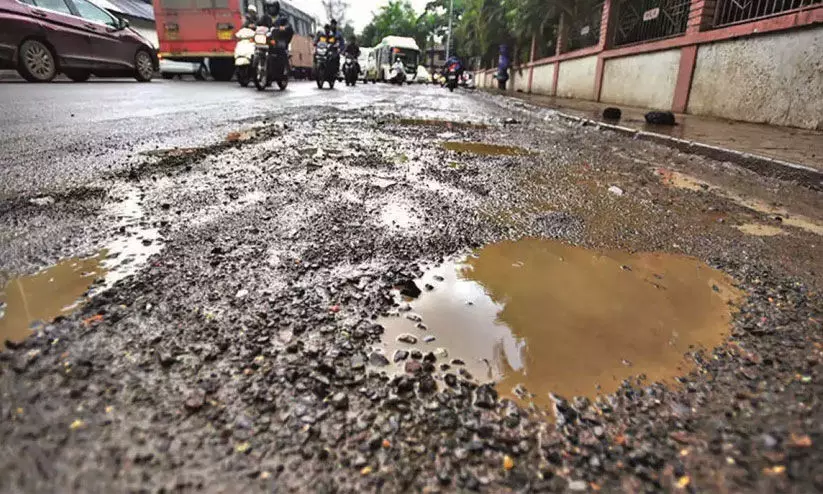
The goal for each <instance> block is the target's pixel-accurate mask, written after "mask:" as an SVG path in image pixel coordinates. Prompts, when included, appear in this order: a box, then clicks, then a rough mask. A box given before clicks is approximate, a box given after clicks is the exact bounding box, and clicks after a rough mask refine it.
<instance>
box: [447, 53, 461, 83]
mask: <svg viewBox="0 0 823 494" xmlns="http://www.w3.org/2000/svg"><path fill="white" fill-rule="evenodd" d="M453 65H456V66H457V68H456V74H457V80H458V81H460V80H461V79H462V77H463V70H464V69H463V62H461V61H460V57H458V56H457V55H452V56H450V57H449V59H448V60H446V65H444V66H443V77H444V78H445V77H447V76H448V75H449V70H450V69H451V67H452V66H453Z"/></svg>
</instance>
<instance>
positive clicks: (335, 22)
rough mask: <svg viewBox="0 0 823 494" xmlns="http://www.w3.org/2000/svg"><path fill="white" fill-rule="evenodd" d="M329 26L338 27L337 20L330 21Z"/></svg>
mask: <svg viewBox="0 0 823 494" xmlns="http://www.w3.org/2000/svg"><path fill="white" fill-rule="evenodd" d="M329 24H331V25H332V27H334V26H336V25H337V19H332V20H330V21H329Z"/></svg>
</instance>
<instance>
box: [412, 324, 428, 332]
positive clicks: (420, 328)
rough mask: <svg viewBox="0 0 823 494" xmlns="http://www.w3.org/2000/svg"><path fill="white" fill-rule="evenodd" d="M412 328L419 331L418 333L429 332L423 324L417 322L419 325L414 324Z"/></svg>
mask: <svg viewBox="0 0 823 494" xmlns="http://www.w3.org/2000/svg"><path fill="white" fill-rule="evenodd" d="M414 327H415V328H417V329H419V330H420V331H428V330H429V327H428V326H426V325H425V324H423V323H422V322H419V323H417V324H415V325H414Z"/></svg>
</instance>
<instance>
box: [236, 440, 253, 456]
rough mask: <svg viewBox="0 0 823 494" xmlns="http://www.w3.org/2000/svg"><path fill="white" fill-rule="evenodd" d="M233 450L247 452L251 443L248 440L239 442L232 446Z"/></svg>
mask: <svg viewBox="0 0 823 494" xmlns="http://www.w3.org/2000/svg"><path fill="white" fill-rule="evenodd" d="M234 450H235V451H237V452H238V453H241V454H242V453H248V452H249V451H251V444H249V443H248V442H245V443H240V444H238V445H237V446H235V447H234Z"/></svg>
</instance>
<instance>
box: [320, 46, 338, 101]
mask: <svg viewBox="0 0 823 494" xmlns="http://www.w3.org/2000/svg"><path fill="white" fill-rule="evenodd" d="M339 67H340V53H339V45H338V44H337V43H336V42H335V41H334V40H329V41H320V42H319V43H317V47H316V48H315V50H314V80H315V82H317V87H318V89H323V84H324V83H326V82H328V83H329V89H334V83H335V82H337V72H338V70H339Z"/></svg>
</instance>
